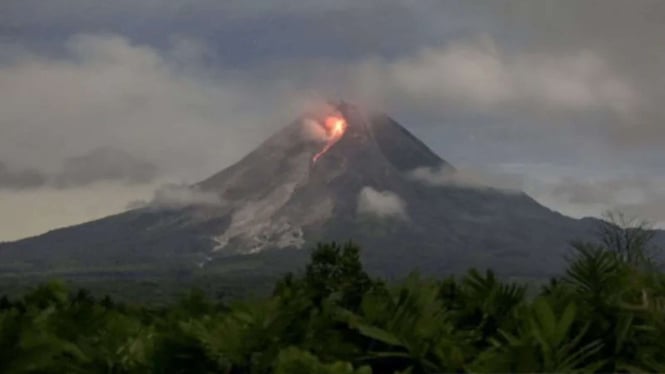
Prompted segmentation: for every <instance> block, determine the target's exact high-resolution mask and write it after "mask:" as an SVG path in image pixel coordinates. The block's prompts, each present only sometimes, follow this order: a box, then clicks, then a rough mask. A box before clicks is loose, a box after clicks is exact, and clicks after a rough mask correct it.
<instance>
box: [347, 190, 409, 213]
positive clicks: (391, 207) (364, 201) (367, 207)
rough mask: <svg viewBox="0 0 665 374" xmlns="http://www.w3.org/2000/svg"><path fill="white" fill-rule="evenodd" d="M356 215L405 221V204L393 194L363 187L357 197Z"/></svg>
mask: <svg viewBox="0 0 665 374" xmlns="http://www.w3.org/2000/svg"><path fill="white" fill-rule="evenodd" d="M358 213H359V214H369V215H374V216H377V217H380V218H399V219H406V218H407V214H406V204H405V203H404V201H403V200H402V199H401V198H400V197H399V196H398V195H397V194H395V193H394V192H391V191H378V190H375V189H373V188H372V187H368V186H366V187H363V189H362V190H360V194H359V195H358Z"/></svg>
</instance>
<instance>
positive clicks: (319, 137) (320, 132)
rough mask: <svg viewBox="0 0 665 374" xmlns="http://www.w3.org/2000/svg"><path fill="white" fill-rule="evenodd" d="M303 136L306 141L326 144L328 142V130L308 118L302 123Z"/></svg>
mask: <svg viewBox="0 0 665 374" xmlns="http://www.w3.org/2000/svg"><path fill="white" fill-rule="evenodd" d="M302 135H303V138H305V139H306V140H313V141H317V142H325V141H327V140H328V134H327V133H326V130H325V129H324V128H323V126H321V124H319V123H318V122H317V121H315V120H313V119H310V118H306V119H304V120H303V121H302Z"/></svg>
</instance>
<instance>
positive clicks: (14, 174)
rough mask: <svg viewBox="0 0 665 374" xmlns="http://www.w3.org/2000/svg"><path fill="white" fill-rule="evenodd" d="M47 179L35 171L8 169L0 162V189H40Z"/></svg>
mask: <svg viewBox="0 0 665 374" xmlns="http://www.w3.org/2000/svg"><path fill="white" fill-rule="evenodd" d="M46 181H47V178H46V177H45V176H44V175H43V174H41V173H40V172H38V171H36V170H31V169H19V170H17V169H10V168H8V167H7V165H5V164H4V163H2V162H0V189H24V188H32V187H41V186H43V185H44V184H45V183H46Z"/></svg>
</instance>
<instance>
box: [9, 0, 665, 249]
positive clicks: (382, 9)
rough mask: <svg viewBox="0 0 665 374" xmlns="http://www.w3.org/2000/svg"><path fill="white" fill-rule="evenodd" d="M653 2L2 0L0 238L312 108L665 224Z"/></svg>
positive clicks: (208, 165)
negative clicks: (368, 112)
mask: <svg viewBox="0 0 665 374" xmlns="http://www.w3.org/2000/svg"><path fill="white" fill-rule="evenodd" d="M664 19H665V1H661V0H652V1H648V0H621V1H614V0H597V1H593V0H586V1H585V0H571V1H565V0H561V1H532V0H524V1H517V0H516V1H502V0H491V1H490V0H488V1H485V2H483V1H473V2H471V1H461V0H460V1H441V0H432V1H428V0H417V1H415V0H414V1H407V0H404V1H396V0H395V1H394V0H383V1H363V0H353V1H345V0H335V1H325V2H324V1H307V2H303V1H296V0H272V1H270V0H265V1H247V0H237V1H236V0H227V1H217V0H177V1H176V0H113V1H102V0H42V1H37V0H2V1H0V241H3V240H13V239H17V238H21V237H25V236H29V235H33V234H38V233H41V232H44V231H46V230H49V229H52V228H55V227H60V226H67V225H71V224H75V223H80V222H83V221H86V220H89V219H93V218H99V217H102V216H105V215H108V214H111V213H116V212H120V211H122V210H124V209H126V207H127V206H129V205H131V204H132V203H133V202H136V201H137V200H142V199H149V198H150V196H151V195H152V193H153V191H154V190H155V189H156V188H158V187H159V186H162V185H164V184H165V183H191V182H195V181H198V180H200V179H203V178H205V177H206V176H208V175H210V174H212V173H214V172H216V171H219V170H221V169H222V168H224V167H225V166H228V165H229V164H231V163H233V162H234V161H237V160H238V159H239V158H240V157H242V156H243V155H244V154H245V153H246V152H248V151H250V150H251V149H253V148H254V147H255V146H257V145H258V144H259V143H260V142H261V141H262V140H263V139H265V138H266V137H268V136H269V135H270V134H271V133H272V132H273V131H276V130H277V129H279V128H280V127H282V126H284V125H286V124H288V123H289V122H290V121H291V120H293V119H294V118H296V117H297V116H298V115H299V114H300V113H301V112H302V111H304V110H306V109H307V107H308V105H310V103H312V102H316V101H317V100H319V99H321V98H335V99H338V98H343V99H346V100H347V101H351V102H354V103H356V104H359V105H362V106H364V107H366V108H370V109H375V110H382V111H384V112H386V113H388V114H389V115H391V116H393V117H394V118H395V119H397V120H398V121H399V122H400V123H402V124H403V125H404V126H405V127H407V128H408V129H409V130H411V131H412V132H413V133H415V134H416V135H417V136H419V137H421V138H422V139H424V140H425V142H426V143H427V144H428V145H430V146H431V147H432V148H433V149H434V150H435V151H436V152H437V153H439V154H440V155H441V156H442V157H443V158H445V159H446V160H448V161H449V162H450V163H452V164H453V165H455V166H457V167H459V168H461V169H464V170H466V171H468V174H469V175H473V176H474V178H476V179H480V180H482V181H483V182H486V183H490V184H496V185H498V186H508V187H510V188H520V189H523V190H525V191H527V192H528V193H530V194H531V195H532V196H534V197H535V198H536V199H538V200H539V201H541V202H542V203H544V204H545V205H547V206H549V207H551V208H553V209H556V210H559V211H562V212H564V213H566V214H569V215H573V216H576V217H581V216H585V215H598V214H601V213H602V212H603V211H604V210H607V209H621V210H624V211H626V212H627V213H629V214H631V215H639V216H640V217H642V218H645V219H648V220H650V221H652V222H654V223H656V224H659V225H661V226H665V105H663V103H665V22H663V20H664Z"/></svg>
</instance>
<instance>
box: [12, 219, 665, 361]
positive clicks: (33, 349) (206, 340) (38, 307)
mask: <svg viewBox="0 0 665 374" xmlns="http://www.w3.org/2000/svg"><path fill="white" fill-rule="evenodd" d="M615 229H616V227H614V226H612V230H615ZM612 235H614V236H613V237H612V238H609V239H608V240H607V241H606V244H604V245H594V244H578V245H576V246H575V253H574V256H573V257H572V258H571V259H570V264H569V267H568V269H567V271H566V272H565V274H564V275H563V276H562V277H558V278H553V279H551V280H550V282H549V283H548V284H547V285H545V286H544V287H542V288H541V289H540V291H539V292H537V295H534V296H533V297H527V295H526V287H525V286H524V285H519V284H516V283H511V282H505V281H503V280H501V279H500V278H499V277H498V276H496V275H495V274H494V273H492V272H491V271H486V272H479V271H477V270H470V271H469V272H468V273H467V274H466V275H465V276H463V277H461V278H459V279H455V278H447V279H444V280H430V279H424V278H421V277H419V276H418V275H417V274H413V275H411V276H409V277H408V278H407V279H405V280H404V281H402V282H400V283H398V284H393V285H390V286H387V285H385V284H384V283H383V282H381V281H379V280H376V279H372V278H371V277H370V276H369V275H367V273H366V272H365V271H364V270H363V268H362V265H361V263H360V255H359V253H360V252H359V248H358V247H357V246H355V245H353V244H351V243H347V244H344V245H338V244H335V243H332V244H328V245H320V246H318V247H317V248H316V249H315V250H314V251H313V252H312V256H311V262H310V263H309V265H308V266H307V267H306V268H305V269H304V271H303V272H302V273H298V274H290V275H287V276H285V277H284V278H282V279H281V280H280V281H279V282H278V283H277V284H276V286H275V287H274V292H273V294H272V296H270V297H266V298H262V299H256V300H244V301H237V302H234V303H232V304H225V303H222V302H221V301H219V300H217V301H212V300H210V299H209V298H208V297H207V296H206V294H205V293H203V292H202V291H199V290H193V291H191V292H190V293H187V294H185V295H183V296H182V297H181V298H180V299H179V300H178V301H177V302H176V303H174V304H172V305H170V306H165V307H146V306H138V305H137V306H132V305H124V304H121V303H118V302H116V301H114V300H113V299H111V298H110V297H103V298H101V299H97V298H95V297H93V296H92V295H91V294H90V293H89V292H87V291H85V290H80V291H76V292H73V293H70V292H69V291H68V290H67V288H66V287H65V286H64V284H63V283H59V282H50V283H46V284H44V285H42V286H39V287H37V288H35V289H33V290H31V291H30V292H29V293H28V294H26V295H25V296H24V297H22V298H14V299H10V298H7V297H2V298H0V372H2V373H61V372H62V373H252V374H254V373H258V374H260V373H281V374H286V373H289V374H290V373H296V374H297V373H323V374H370V373H404V374H406V373H410V374H417V373H441V372H663V371H665V339H663V336H665V275H663V274H662V273H661V272H659V271H657V270H656V269H655V268H654V267H652V266H644V264H647V263H649V262H650V261H649V257H648V256H646V255H644V253H645V252H644V251H642V249H641V246H642V245H644V241H643V238H642V237H641V236H640V237H639V238H634V237H631V235H642V234H641V233H639V232H637V231H631V232H621V231H616V232H615V231H612ZM607 243H610V244H612V245H613V246H612V247H611V246H609V245H607ZM618 248H620V249H618Z"/></svg>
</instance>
